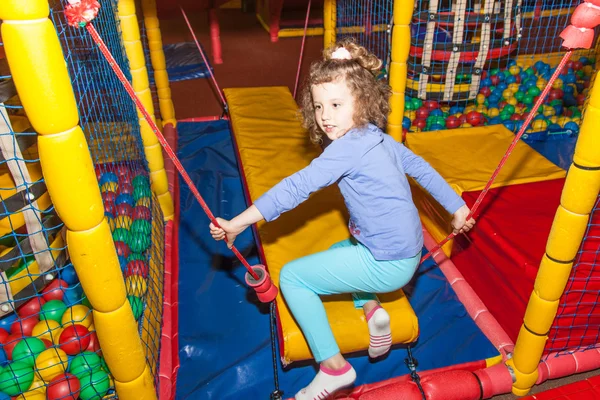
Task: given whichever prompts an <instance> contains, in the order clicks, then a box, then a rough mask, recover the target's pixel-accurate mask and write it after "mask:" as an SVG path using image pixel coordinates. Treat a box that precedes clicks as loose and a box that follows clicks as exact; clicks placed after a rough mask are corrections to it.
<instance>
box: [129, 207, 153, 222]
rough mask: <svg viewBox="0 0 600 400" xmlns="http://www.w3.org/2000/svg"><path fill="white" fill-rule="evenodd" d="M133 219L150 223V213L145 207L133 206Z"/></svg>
mask: <svg viewBox="0 0 600 400" xmlns="http://www.w3.org/2000/svg"><path fill="white" fill-rule="evenodd" d="M133 219H134V220H136V219H145V220H146V221H150V220H151V219H152V213H151V212H150V209H149V208H148V207H146V206H135V208H134V209H133Z"/></svg>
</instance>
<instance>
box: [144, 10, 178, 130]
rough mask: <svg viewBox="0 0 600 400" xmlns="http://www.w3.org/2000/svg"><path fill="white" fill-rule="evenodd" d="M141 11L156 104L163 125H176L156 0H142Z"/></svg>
mask: <svg viewBox="0 0 600 400" xmlns="http://www.w3.org/2000/svg"><path fill="white" fill-rule="evenodd" d="M142 11H143V13H144V25H145V26H146V36H147V37H148V48H149V49H150V61H151V62H152V69H153V70H154V83H155V84H156V90H157V92H158V106H159V107H160V115H161V116H162V122H163V125H166V124H172V125H173V126H174V127H175V126H177V120H176V119H175V107H174V106H173V100H172V99H171V87H170V85H169V75H168V74H167V63H166V62H165V53H164V51H163V43H162V36H161V33H160V23H159V20H158V16H157V13H156V0H142Z"/></svg>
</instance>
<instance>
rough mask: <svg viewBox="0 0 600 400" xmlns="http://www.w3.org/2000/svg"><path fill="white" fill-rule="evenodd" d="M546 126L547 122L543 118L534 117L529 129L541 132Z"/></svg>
mask: <svg viewBox="0 0 600 400" xmlns="http://www.w3.org/2000/svg"><path fill="white" fill-rule="evenodd" d="M547 128H548V123H547V122H546V121H545V120H543V119H536V120H535V121H533V122H532V123H531V130H532V131H533V132H542V131H545V130H546V129H547Z"/></svg>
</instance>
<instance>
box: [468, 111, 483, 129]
mask: <svg viewBox="0 0 600 400" xmlns="http://www.w3.org/2000/svg"><path fill="white" fill-rule="evenodd" d="M467 122H468V123H469V124H471V125H473V126H478V125H481V124H483V115H481V113H479V112H477V111H471V112H469V113H468V114H467Z"/></svg>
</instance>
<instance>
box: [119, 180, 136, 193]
mask: <svg viewBox="0 0 600 400" xmlns="http://www.w3.org/2000/svg"><path fill="white" fill-rule="evenodd" d="M119 193H126V194H133V185H132V184H131V183H130V182H122V183H120V184H119Z"/></svg>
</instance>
